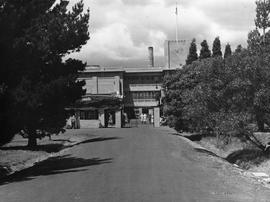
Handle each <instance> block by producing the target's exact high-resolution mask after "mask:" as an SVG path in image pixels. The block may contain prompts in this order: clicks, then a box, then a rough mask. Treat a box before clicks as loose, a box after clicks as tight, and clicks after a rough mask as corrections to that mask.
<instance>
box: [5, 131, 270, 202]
mask: <svg viewBox="0 0 270 202" xmlns="http://www.w3.org/2000/svg"><path fill="white" fill-rule="evenodd" d="M76 133H86V134H89V140H88V141H85V142H83V143H82V144H80V145H78V146H76V147H73V148H72V149H70V150H67V151H65V152H64V153H63V154H62V155H61V156H60V157H54V158H51V159H49V160H47V161H45V162H42V163H40V164H38V165H36V166H35V167H33V168H30V169H27V170H25V171H22V172H19V173H17V174H15V175H13V176H11V177H10V178H8V179H6V180H5V181H2V182H0V201H1V202H29V201H33V202H39V201H42V202H74V201H75V202H76V201H85V202H96V201H98V202H122V201H123V202H133V201H134V202H148V201H149V202H150V201H151V202H152V201H153V202H186V201H187V202H193V201H194V202H195V201H199V202H211V201H213V202H216V201H224V202H229V201H243V202H248V201H253V202H259V201H270V190H268V189H266V188H264V187H262V186H260V185H259V184H256V183H255V182H252V181H250V180H249V179H247V178H246V177H243V176H241V175H240V174H239V172H238V171H236V170H235V169H234V168H232V167H231V166H230V165H229V164H227V163H225V162H223V161H222V160H220V159H218V158H216V157H214V156H211V155H209V154H208V153H207V152H205V151H203V150H195V149H194V148H192V147H191V146H190V145H189V144H187V142H186V141H183V140H182V139H180V138H179V137H177V136H175V135H173V131H172V130H170V129H168V128H159V129H157V128H146V127H145V128H126V129H89V130H77V131H76ZM93 134H94V135H97V137H96V138H94V139H90V137H91V135H93ZM92 137H93V136H92Z"/></svg>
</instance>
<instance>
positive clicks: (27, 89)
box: [0, 0, 89, 146]
mask: <svg viewBox="0 0 270 202" xmlns="http://www.w3.org/2000/svg"><path fill="white" fill-rule="evenodd" d="M57 2H58V1H56V0H19V1H17V0H16V1H15V0H3V1H1V2H0V27H1V30H0V59H1V63H2V64H1V69H0V86H1V92H0V104H1V109H0V113H1V115H0V121H1V129H0V130H1V131H0V132H1V137H0V143H1V144H4V143H5V142H6V141H8V140H10V139H11V138H12V136H13V135H14V134H15V133H16V132H19V131H20V130H22V129H23V130H24V131H26V132H27V134H28V138H29V142H28V145H29V146H35V145H36V144H37V142H36V138H37V137H38V134H37V131H46V132H49V133H57V132H59V131H60V130H61V129H62V128H63V126H64V125H65V121H66V120H65V119H66V117H65V111H64V109H65V107H66V106H69V105H70V104H71V103H73V102H74V101H75V100H77V99H79V98H80V97H81V96H82V95H83V93H84V90H83V89H82V86H83V85H84V82H83V81H77V74H78V71H79V70H83V69H84V67H85V64H84V63H82V62H81V61H79V60H75V59H67V60H66V61H64V60H63V57H64V56H65V58H67V55H68V54H69V53H71V52H74V51H79V50H80V48H81V46H82V45H83V44H85V43H86V41H87V40H88V39H89V33H88V21H89V11H87V12H86V13H84V11H83V6H84V5H83V2H82V1H79V2H78V3H77V4H75V5H74V6H73V7H72V9H71V10H68V9H67V6H68V3H69V1H66V0H60V2H58V3H57Z"/></svg>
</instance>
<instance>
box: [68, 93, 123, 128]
mask: <svg viewBox="0 0 270 202" xmlns="http://www.w3.org/2000/svg"><path fill="white" fill-rule="evenodd" d="M67 110H72V111H74V115H72V116H75V117H76V126H77V127H76V128H104V127H115V128H121V127H122V120H121V118H122V98H119V97H117V96H115V95H95V96H92V95H90V96H85V97H84V98H83V99H82V100H78V101H77V102H76V103H75V104H74V106H72V107H70V108H67Z"/></svg>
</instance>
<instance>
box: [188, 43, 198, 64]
mask: <svg viewBox="0 0 270 202" xmlns="http://www.w3.org/2000/svg"><path fill="white" fill-rule="evenodd" d="M196 60H198V54H197V46H196V39H193V40H192V42H191V43H190V47H189V53H188V56H187V60H186V64H187V65H189V64H191V63H192V62H193V61H196Z"/></svg>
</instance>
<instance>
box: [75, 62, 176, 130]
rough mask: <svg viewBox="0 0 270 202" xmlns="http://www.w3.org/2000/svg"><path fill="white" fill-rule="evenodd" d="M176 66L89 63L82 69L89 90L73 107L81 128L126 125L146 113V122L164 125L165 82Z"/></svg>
mask: <svg viewBox="0 0 270 202" xmlns="http://www.w3.org/2000/svg"><path fill="white" fill-rule="evenodd" d="M168 71H172V69H170V70H169V69H167V68H166V69H165V68H160V67H150V66H148V67H144V68H109V67H107V68H105V67H99V66H88V67H86V69H85V71H83V72H81V73H80V76H79V78H78V79H79V80H84V81H85V87H84V88H85V90H86V94H85V96H84V97H83V98H82V100H80V102H79V103H77V104H75V106H73V107H72V110H73V111H74V114H75V116H76V126H77V128H98V127H116V128H120V127H124V126H127V124H129V123H130V121H134V120H138V122H140V117H141V116H142V115H144V114H145V116H147V120H146V123H147V124H152V125H153V126H154V127H159V126H160V116H161V114H162V110H161V107H162V103H161V98H162V95H163V93H162V90H163V89H162V82H163V77H164V75H165V74H166V73H167V72H168Z"/></svg>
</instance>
